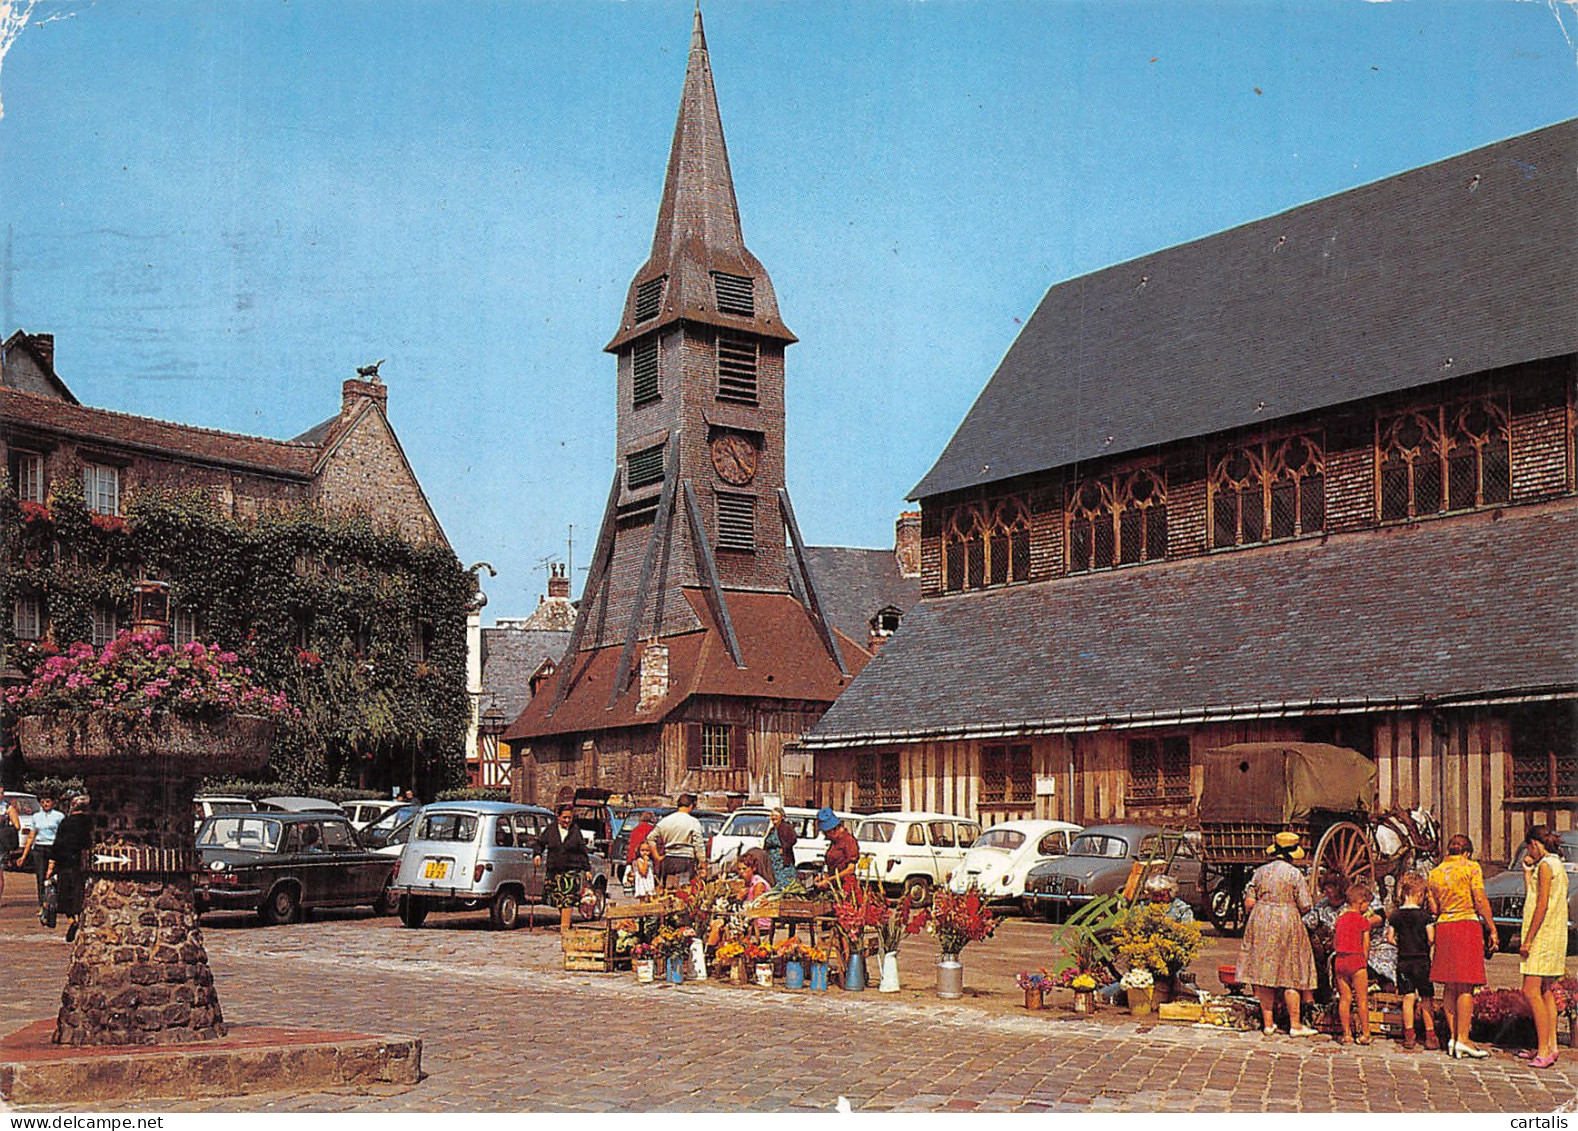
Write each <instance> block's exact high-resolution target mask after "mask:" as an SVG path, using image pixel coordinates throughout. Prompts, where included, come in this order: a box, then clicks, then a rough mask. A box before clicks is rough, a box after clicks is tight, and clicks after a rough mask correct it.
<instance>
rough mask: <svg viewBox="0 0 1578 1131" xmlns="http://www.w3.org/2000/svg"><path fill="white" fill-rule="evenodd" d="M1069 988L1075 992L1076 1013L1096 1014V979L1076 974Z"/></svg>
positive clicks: (1087, 975)
mask: <svg viewBox="0 0 1578 1131" xmlns="http://www.w3.org/2000/svg"><path fill="white" fill-rule="evenodd" d="M1069 988H1070V989H1072V990H1073V991H1074V1012H1075V1013H1095V1012H1096V979H1095V978H1093V977H1091V976H1090V975H1089V974H1076V975H1074V978H1073V980H1072V981H1070V982H1069Z"/></svg>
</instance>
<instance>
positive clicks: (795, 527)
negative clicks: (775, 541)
mask: <svg viewBox="0 0 1578 1131" xmlns="http://www.w3.org/2000/svg"><path fill="white" fill-rule="evenodd" d="M778 513H779V514H781V515H783V520H784V529H785V530H787V531H788V532H789V541H790V543H791V544H792V545H793V546H794V562H795V568H796V569H797V570H799V573H800V587H801V592H803V593H804V594H805V608H806V612H808V613H810V614H811V623H812V624H813V625H815V626H816V634H817V635H818V636H820V637H821V638H822V647H824V648H826V649H827V654H828V655H829V656H831V657H833V663H835V664H837V665H838V674H839V675H842V676H847V675H849V669H848V668H846V667H845V666H844V657H843V655H842V654H841V653H840V652H839V650H838V642H837V641H836V640H834V639H833V630H832V629H831V628H829V627H828V625H827V618H826V617H824V616H823V615H822V602H821V601H819V600H817V597H816V585H815V584H813V583H812V581H811V569H810V567H809V566H807V565H806V561H805V543H804V542H803V541H801V539H800V524H799V523H797V522H795V520H794V506H793V504H791V503H790V502H789V489H788V488H787V487H780V488H778Z"/></svg>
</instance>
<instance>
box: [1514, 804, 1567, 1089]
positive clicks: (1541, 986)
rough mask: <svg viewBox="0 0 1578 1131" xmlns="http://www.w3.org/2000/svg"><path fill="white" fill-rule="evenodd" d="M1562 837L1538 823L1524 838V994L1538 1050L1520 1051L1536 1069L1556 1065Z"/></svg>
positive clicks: (1562, 968)
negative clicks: (1527, 1001)
mask: <svg viewBox="0 0 1578 1131" xmlns="http://www.w3.org/2000/svg"><path fill="white" fill-rule="evenodd" d="M1560 845H1561V839H1560V838H1559V837H1558V836H1557V835H1556V834H1555V833H1554V832H1552V831H1551V829H1550V827H1549V826H1548V825H1534V826H1532V827H1531V828H1530V829H1529V834H1528V836H1526V837H1524V839H1523V892H1524V896H1523V941H1522V942H1521V943H1519V944H1518V954H1519V956H1520V957H1522V959H1523V962H1522V963H1521V964H1520V965H1519V967H1518V972H1519V973H1521V974H1522V975H1523V996H1524V997H1526V998H1528V999H1529V1008H1530V1009H1531V1010H1532V1011H1533V1013H1534V1032H1535V1035H1536V1036H1537V1037H1538V1041H1539V1047H1538V1048H1537V1049H1535V1050H1534V1052H1532V1053H1527V1052H1524V1053H1519V1054H1518V1055H1519V1056H1520V1057H1522V1058H1523V1059H1525V1060H1527V1061H1529V1063H1530V1064H1532V1065H1533V1066H1534V1067H1535V1068H1549V1067H1550V1066H1551V1065H1553V1064H1555V1063H1556V979H1558V978H1560V977H1561V976H1562V975H1563V974H1565V973H1566V972H1567V971H1566V967H1567V870H1566V869H1565V868H1563V867H1562V858H1561V855H1560V853H1559V852H1558V851H1557V849H1558V848H1559V847H1560Z"/></svg>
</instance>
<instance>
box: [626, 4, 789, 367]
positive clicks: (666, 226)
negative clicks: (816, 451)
mask: <svg viewBox="0 0 1578 1131" xmlns="http://www.w3.org/2000/svg"><path fill="white" fill-rule="evenodd" d="M682 318H683V319H689V320H691V321H695V322H702V323H707V324H709V325H714V326H721V327H724V328H727V329H734V330H743V331H746V332H749V333H753V334H759V335H761V336H762V337H767V338H773V339H776V340H778V341H781V342H786V343H787V342H792V341H794V340H795V337H794V335H793V334H791V333H790V332H789V330H788V328H787V327H785V326H784V324H783V321H782V319H781V318H780V317H779V315H778V300H777V297H776V296H775V295H774V293H773V285H772V280H770V279H769V278H768V277H767V272H766V270H765V269H764V268H763V267H762V265H761V263H760V262H758V261H757V259H756V257H755V256H754V255H752V254H751V253H750V252H749V251H748V250H747V249H746V247H745V237H744V235H743V234H742V233H741V231H740V206H739V204H738V202H737V201H736V200H735V198H734V177H733V175H732V174H731V173H730V171H729V151H728V146H727V145H726V144H725V143H724V140H723V121H722V118H721V117H720V116H719V114H718V96H717V93H716V92H715V91H714V89H713V85H712V61H711V59H710V57H709V56H708V54H707V33H706V31H705V29H704V28H703V27H702V23H701V8H700V6H699V5H698V6H697V8H696V15H695V20H694V22H693V24H692V27H691V34H690V59H689V61H688V63H687V64H686V67H685V88H684V91H683V93H682V94H681V96H680V103H679V116H678V118H677V119H676V121H675V123H674V143H673V145H672V147H671V148H670V150H669V157H668V175H667V177H666V179H665V181H664V184H663V200H662V203H661V204H660V205H659V207H658V219H657V229H656V231H655V232H654V233H653V236H652V252H651V255H649V256H648V258H647V261H646V263H645V264H644V265H643V266H642V268H641V270H639V271H637V272H636V276H635V278H634V279H633V280H631V283H630V291H629V294H628V295H627V296H626V298H625V308H624V314H623V317H622V318H621V319H620V323H619V332H618V333H617V334H615V335H614V339H613V341H611V342H609V343H608V345H607V347H606V348H607V350H608V351H609V352H611V353H613V352H617V351H618V349H619V347H620V346H621V345H623V344H624V343H625V342H627V341H629V340H630V339H632V338H634V337H637V336H639V335H642V334H645V333H648V332H649V331H651V330H655V329H658V328H660V327H662V326H663V325H664V324H666V323H668V322H672V321H674V320H676V319H682Z"/></svg>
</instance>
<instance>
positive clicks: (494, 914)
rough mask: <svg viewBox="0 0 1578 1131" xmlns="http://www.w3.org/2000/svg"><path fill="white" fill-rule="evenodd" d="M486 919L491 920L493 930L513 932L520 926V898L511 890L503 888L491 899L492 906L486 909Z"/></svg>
mask: <svg viewBox="0 0 1578 1131" xmlns="http://www.w3.org/2000/svg"><path fill="white" fill-rule="evenodd" d="M488 917H489V918H490V919H492V920H493V926H494V929H496V930H500V931H513V930H514V929H515V928H516V927H518V926H520V921H521V901H520V898H519V897H518V896H517V895H516V894H515V893H514V892H513V891H512V890H510V889H509V888H505V889H504V890H503V891H500V892H499V893H498V894H496V895H495V896H494V897H493V906H492V907H490V908H489V909H488Z"/></svg>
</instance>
